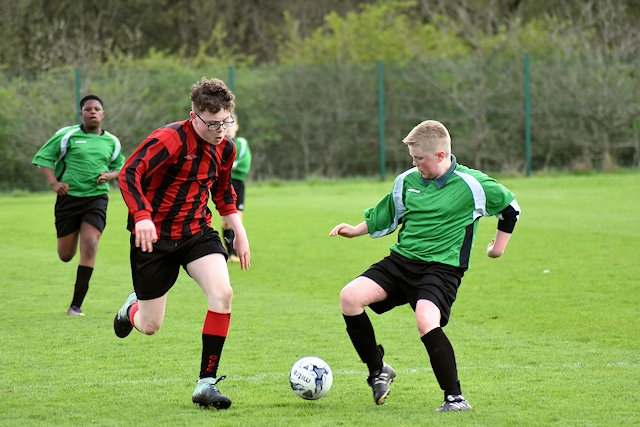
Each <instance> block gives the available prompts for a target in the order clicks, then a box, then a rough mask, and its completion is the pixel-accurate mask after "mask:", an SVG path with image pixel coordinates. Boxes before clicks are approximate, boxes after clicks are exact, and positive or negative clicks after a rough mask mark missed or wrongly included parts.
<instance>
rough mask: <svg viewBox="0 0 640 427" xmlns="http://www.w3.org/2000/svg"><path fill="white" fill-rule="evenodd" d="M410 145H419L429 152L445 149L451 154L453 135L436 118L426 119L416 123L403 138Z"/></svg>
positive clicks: (447, 153) (446, 152)
mask: <svg viewBox="0 0 640 427" xmlns="http://www.w3.org/2000/svg"><path fill="white" fill-rule="evenodd" d="M402 142H403V143H405V144H406V145H408V146H419V147H420V148H422V149H423V150H424V151H427V152H433V153H435V152H437V151H444V152H445V154H446V155H450V154H451V136H450V135H449V131H448V130H447V128H446V127H445V126H444V125H443V124H442V123H440V122H438V121H436V120H425V121H423V122H422V123H419V124H418V125H416V126H415V127H414V128H413V129H411V132H409V134H408V135H407V136H405V137H404V139H403V140H402Z"/></svg>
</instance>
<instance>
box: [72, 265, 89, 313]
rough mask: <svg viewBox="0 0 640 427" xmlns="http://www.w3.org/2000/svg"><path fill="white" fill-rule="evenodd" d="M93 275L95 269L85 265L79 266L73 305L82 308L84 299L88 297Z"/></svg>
mask: <svg viewBox="0 0 640 427" xmlns="http://www.w3.org/2000/svg"><path fill="white" fill-rule="evenodd" d="M91 274H93V267H86V266H84V265H79V266H78V271H77V273H76V284H75V286H74V289H73V300H72V301H71V305H75V306H76V307H80V306H81V305H82V303H83V302H84V297H85V296H87V292H89V280H90V279H91Z"/></svg>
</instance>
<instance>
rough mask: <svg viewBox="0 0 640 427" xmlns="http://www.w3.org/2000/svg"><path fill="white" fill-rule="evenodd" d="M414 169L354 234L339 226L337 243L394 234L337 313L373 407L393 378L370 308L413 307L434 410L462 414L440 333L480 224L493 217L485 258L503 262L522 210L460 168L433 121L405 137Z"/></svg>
mask: <svg viewBox="0 0 640 427" xmlns="http://www.w3.org/2000/svg"><path fill="white" fill-rule="evenodd" d="M403 142H404V143H405V144H406V145H407V146H408V147H409V154H410V155H411V157H412V159H413V165H414V167H413V168H412V169H409V170H407V171H406V172H404V173H402V174H400V175H398V176H397V177H396V179H395V181H394V184H393V188H392V190H391V192H390V193H389V194H387V195H386V196H385V197H384V198H383V199H382V200H381V201H380V202H379V203H378V204H377V205H376V206H375V207H372V208H369V209H366V210H365V215H364V216H365V220H364V221H363V222H361V223H360V224H358V225H356V226H352V225H349V224H345V223H341V224H338V225H336V226H335V227H334V228H333V229H332V230H331V232H330V235H331V236H336V235H340V236H344V237H349V238H351V237H357V236H362V235H364V234H369V235H371V237H380V236H385V235H387V234H389V233H392V232H393V231H395V230H396V229H397V228H398V227H400V230H399V232H398V240H397V243H395V244H394V245H392V246H391V248H390V250H391V253H390V254H389V256H387V257H385V258H384V259H383V260H381V261H379V262H377V263H375V264H373V265H372V266H371V267H370V268H369V269H368V270H367V271H365V272H364V273H362V274H361V275H360V276H358V277H356V278H355V279H354V280H352V281H351V282H350V283H349V284H347V285H346V286H345V287H344V288H343V289H342V292H341V293H340V305H341V308H342V313H343V317H344V320H345V323H346V326H347V333H348V334H349V338H350V339H351V342H352V343H353V345H354V347H355V349H356V351H357V353H358V355H359V356H360V358H361V359H362V361H363V362H364V363H366V364H367V367H368V369H369V377H368V379H367V382H368V384H369V386H370V387H371V388H372V389H373V396H374V401H375V402H376V404H378V405H381V404H383V403H384V402H385V400H386V398H387V396H388V394H389V391H390V388H389V386H390V384H391V382H392V381H393V379H394V378H395V375H396V373H395V371H394V369H393V368H392V367H391V366H389V365H388V364H387V363H386V362H384V361H383V356H384V350H383V349H382V346H379V345H378V343H377V341H376V337H375V333H374V330H373V326H372V324H371V321H370V320H369V317H368V315H367V312H366V311H365V307H367V306H368V307H369V308H370V309H371V310H373V311H374V312H376V313H378V314H380V313H384V312H386V311H388V310H391V309H393V308H394V307H397V306H399V305H404V304H406V303H409V304H410V305H411V307H412V308H413V310H414V311H415V314H416V321H417V326H418V332H419V334H420V339H421V341H422V343H423V345H424V347H425V349H426V350H427V353H428V354H429V359H430V362H431V367H432V369H433V372H434V374H435V376H436V379H437V380H438V384H439V385H440V388H441V389H442V390H443V391H444V403H442V405H440V406H439V407H438V408H437V409H436V411H462V410H469V409H471V405H469V403H468V402H467V400H466V399H465V398H464V396H463V395H462V390H461V387H460V381H459V379H458V373H457V365H456V360H455V354H454V351H453V347H452V345H451V342H450V341H449V339H448V338H447V336H446V335H445V334H444V332H443V330H442V328H443V327H444V326H445V325H446V324H447V323H448V321H449V315H450V312H451V306H452V304H453V302H454V301H455V299H456V294H457V291H458V287H459V286H460V283H461V280H462V276H463V275H464V272H465V271H466V270H467V269H468V268H469V256H470V254H471V247H472V245H473V239H474V236H475V232H476V228H477V224H478V219H479V218H480V217H483V216H496V217H497V218H498V226H497V231H496V235H495V238H494V239H492V240H491V243H489V245H488V246H487V255H488V256H489V257H491V258H498V257H500V256H501V255H502V254H503V253H504V250H505V248H506V246H507V243H508V241H509V238H510V237H511V233H512V232H513V229H514V227H515V224H516V221H517V220H518V217H519V214H520V207H519V206H518V203H517V201H516V200H515V197H514V195H513V194H512V193H511V192H510V191H509V190H507V189H506V188H505V187H504V186H502V185H501V184H499V183H498V182H496V181H495V180H494V179H492V178H491V177H489V176H487V175H486V174H484V173H482V172H480V171H477V170H473V169H469V168H467V167H465V166H462V165H459V164H458V163H457V161H456V158H455V156H453V155H452V154H451V137H450V136H449V132H448V131H447V129H446V127H445V126H444V125H443V124H442V123H439V122H437V121H434V120H427V121H424V122H422V123H420V124H418V125H417V126H416V127H414V128H413V130H412V131H411V132H410V133H409V134H408V135H407V136H406V137H405V139H404V140H403Z"/></svg>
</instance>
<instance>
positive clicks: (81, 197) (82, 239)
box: [32, 95, 124, 316]
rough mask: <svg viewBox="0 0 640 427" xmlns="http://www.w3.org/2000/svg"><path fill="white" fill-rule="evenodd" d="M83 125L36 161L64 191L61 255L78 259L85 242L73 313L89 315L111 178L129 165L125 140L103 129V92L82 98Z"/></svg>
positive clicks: (58, 137) (59, 135) (59, 213)
mask: <svg viewBox="0 0 640 427" xmlns="http://www.w3.org/2000/svg"><path fill="white" fill-rule="evenodd" d="M80 110H81V115H82V124H79V125H72V126H67V127H64V128H62V129H60V130H58V131H57V132H56V133H55V134H54V135H53V136H52V137H51V138H50V139H49V140H48V141H47V142H46V143H45V144H44V145H43V146H42V148H40V150H38V152H37V153H36V155H35V157H34V158H33V161H32V163H33V164H34V165H36V166H38V167H39V168H40V170H42V172H43V173H44V176H45V177H46V178H47V181H48V182H49V185H50V186H51V189H52V190H53V191H54V192H55V193H56V194H57V195H58V197H57V199H56V204H55V221H56V234H57V236H58V256H59V257H60V259H61V260H62V261H64V262H69V261H71V260H72V259H73V257H74V256H75V254H76V251H77V249H78V244H79V246H80V262H79V264H78V269H77V273H76V283H75V287H74V292H73V298H72V300H71V304H70V306H69V309H68V310H67V314H68V315H71V316H84V313H83V312H82V310H81V309H80V307H81V306H82V303H83V301H84V298H85V296H86V295H87V292H88V291H89V280H90V279H91V275H92V273H93V267H94V265H95V261H96V254H97V252H98V242H99V241H100V236H101V235H102V231H103V230H104V228H105V226H106V221H107V204H108V201H109V196H108V194H109V181H111V180H113V179H115V178H117V177H118V172H119V171H120V168H121V167H122V165H123V163H124V156H123V155H122V153H121V152H120V141H119V140H118V138H116V137H115V136H114V135H112V134H110V133H109V132H107V131H105V130H104V129H102V119H103V118H104V109H103V103H102V100H101V99H100V97H98V96H97V95H87V96H85V97H84V98H82V100H81V101H80Z"/></svg>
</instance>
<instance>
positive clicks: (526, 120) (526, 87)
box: [524, 52, 531, 176]
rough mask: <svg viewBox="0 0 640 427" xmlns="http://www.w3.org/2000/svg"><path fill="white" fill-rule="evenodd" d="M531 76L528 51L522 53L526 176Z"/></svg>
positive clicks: (528, 156) (528, 171)
mask: <svg viewBox="0 0 640 427" xmlns="http://www.w3.org/2000/svg"><path fill="white" fill-rule="evenodd" d="M530 83H531V76H530V74H529V52H526V53H525V54H524V140H525V153H526V154H525V155H526V160H525V161H526V163H527V176H530V175H531V94H530V92H529V90H530V89H529V88H530Z"/></svg>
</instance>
